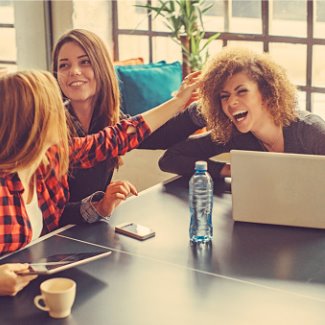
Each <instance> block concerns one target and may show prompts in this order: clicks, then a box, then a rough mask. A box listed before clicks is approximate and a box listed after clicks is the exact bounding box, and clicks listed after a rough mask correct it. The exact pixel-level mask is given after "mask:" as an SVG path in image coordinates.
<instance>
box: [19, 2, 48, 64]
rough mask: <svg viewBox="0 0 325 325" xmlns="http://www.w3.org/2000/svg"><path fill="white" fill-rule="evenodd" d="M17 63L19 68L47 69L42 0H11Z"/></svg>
mask: <svg viewBox="0 0 325 325" xmlns="http://www.w3.org/2000/svg"><path fill="white" fill-rule="evenodd" d="M13 3H14V12H15V28H16V45H17V65H18V69H19V70H24V69H31V68H35V69H47V67H48V65H49V56H48V46H49V44H47V37H46V35H47V33H48V28H47V25H46V18H45V14H46V13H45V4H44V2H43V1H13Z"/></svg>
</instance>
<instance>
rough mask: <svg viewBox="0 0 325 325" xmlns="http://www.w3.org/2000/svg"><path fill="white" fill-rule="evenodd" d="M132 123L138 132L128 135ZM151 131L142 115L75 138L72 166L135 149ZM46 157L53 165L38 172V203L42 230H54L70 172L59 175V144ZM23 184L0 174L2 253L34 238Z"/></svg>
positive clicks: (87, 165) (89, 164) (13, 176)
mask: <svg viewBox="0 0 325 325" xmlns="http://www.w3.org/2000/svg"><path fill="white" fill-rule="evenodd" d="M129 126H134V127H135V128H136V133H132V134H127V133H126V130H127V128H128V127H129ZM149 133H150V130H149V128H148V126H147V124H146V123H145V122H144V120H143V118H142V116H141V115H140V116H137V117H134V118H132V119H128V120H123V121H121V122H120V123H119V124H117V125H116V126H113V127H107V128H105V129H103V130H102V131H100V132H99V133H97V134H94V135H89V136H87V137H83V138H73V141H72V144H71V146H70V166H73V167H74V168H90V167H92V166H94V165H95V164H96V163H97V162H99V161H102V160H105V159H106V158H114V157H117V156H119V155H123V154H125V153H126V152H127V151H129V150H131V149H134V148H136V147H137V146H138V145H139V143H140V142H141V141H142V140H143V139H144V138H145V137H146V136H148V135H149ZM47 156H48V159H49V162H50V164H49V165H48V166H40V167H39V168H38V169H37V171H36V179H37V181H36V190H37V198H38V205H39V208H40V209H41V211H42V214H43V222H44V227H43V232H44V233H47V232H50V231H53V230H55V229H56V228H58V226H59V220H60V216H61V214H62V211H63V208H64V206H65V204H66V202H67V201H68V199H69V188H68V180H67V175H65V176H63V177H62V178H58V176H57V175H58V170H57V168H58V158H59V157H58V152H57V147H56V146H53V147H51V148H50V149H49V150H48V152H47ZM23 191H24V188H23V185H22V183H21V181H20V179H19V177H18V175H17V173H13V174H1V173H0V254H4V253H9V252H13V251H15V250H17V249H19V248H21V247H23V246H25V245H27V244H28V243H29V242H30V241H31V239H32V229H31V224H30V221H29V218H28V216H27V212H26V209H25V206H24V202H23V200H22V193H23Z"/></svg>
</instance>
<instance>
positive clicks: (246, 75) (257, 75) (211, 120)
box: [159, 47, 325, 178]
mask: <svg viewBox="0 0 325 325" xmlns="http://www.w3.org/2000/svg"><path fill="white" fill-rule="evenodd" d="M198 105H200V107H201V110H202V112H203V114H204V116H205V118H206V121H207V126H208V130H209V132H207V133H205V134H204V135H202V136H199V137H194V138H193V137H192V138H189V139H187V140H186V141H183V142H181V143H179V144H177V145H175V146H173V147H172V148H170V149H168V150H167V152H166V153H165V154H164V155H163V156H162V157H161V158H160V161H159V166H160V168H161V169H162V170H164V171H168V172H172V173H177V174H181V175H190V174H192V173H193V168H194V163H195V161H196V160H207V161H208V169H209V171H210V173H211V175H212V176H213V177H215V178H216V177H220V176H222V177H224V176H230V166H229V165H225V164H221V163H217V162H214V161H212V160H210V159H209V158H211V157H212V156H215V155H217V154H220V153H223V152H229V151H230V150H232V149H237V150H253V151H272V152H288V153H301V154H322V155H323V154H325V121H324V120H323V119H321V118H320V117H319V116H317V115H315V114H311V113H308V112H306V111H298V110H297V92H296V88H295V86H294V85H293V84H292V83H291V82H290V81H289V80H288V78H287V75H286V73H285V71H284V69H283V68H282V67H281V66H279V65H278V64H277V63H275V62H274V61H272V59H271V58H270V57H269V56H268V55H267V54H265V53H264V54H257V53H254V52H252V51H250V50H248V49H244V48H231V47H229V48H224V49H223V50H222V51H221V52H220V53H219V54H218V55H216V56H215V57H214V58H212V59H211V60H210V61H209V62H208V64H207V65H206V67H205V69H204V70H203V73H202V88H201V100H200V102H199V103H198Z"/></svg>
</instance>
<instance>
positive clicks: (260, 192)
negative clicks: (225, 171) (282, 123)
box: [230, 150, 325, 228]
mask: <svg viewBox="0 0 325 325" xmlns="http://www.w3.org/2000/svg"><path fill="white" fill-rule="evenodd" d="M230 155H231V157H230V158H231V189H232V210H233V219H234V220H236V221H246V222H255V223H265V224H276V225H286V226H298V227H310V228H325V156H315V155H301V154H288V153H271V152H255V151H239V150H232V151H231V154H230Z"/></svg>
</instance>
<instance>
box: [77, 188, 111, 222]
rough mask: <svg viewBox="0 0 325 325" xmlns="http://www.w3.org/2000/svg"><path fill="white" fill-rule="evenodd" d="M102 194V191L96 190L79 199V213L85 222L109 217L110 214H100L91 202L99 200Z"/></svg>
mask: <svg viewBox="0 0 325 325" xmlns="http://www.w3.org/2000/svg"><path fill="white" fill-rule="evenodd" d="M104 194H105V193H104V192H101V191H97V192H95V193H93V194H91V195H89V196H88V197H86V198H84V199H83V200H82V201H81V206H80V213H81V216H82V217H83V218H84V219H85V221H86V222H87V223H94V222H96V221H99V220H100V219H101V218H103V219H106V220H108V219H109V218H110V215H109V216H103V215H101V214H100V213H99V212H98V211H97V209H96V208H95V206H94V204H93V203H94V202H98V201H100V200H101V199H102V198H103V196H104Z"/></svg>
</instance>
